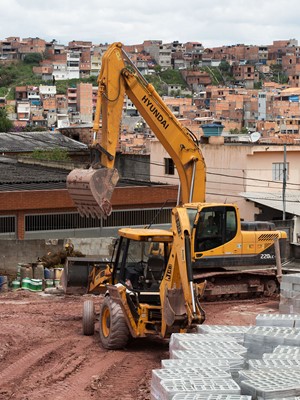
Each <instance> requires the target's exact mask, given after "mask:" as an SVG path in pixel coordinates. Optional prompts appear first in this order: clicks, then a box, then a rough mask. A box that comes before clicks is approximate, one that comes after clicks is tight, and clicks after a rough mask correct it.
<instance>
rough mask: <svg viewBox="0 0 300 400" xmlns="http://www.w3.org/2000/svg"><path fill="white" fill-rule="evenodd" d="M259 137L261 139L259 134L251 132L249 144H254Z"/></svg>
mask: <svg viewBox="0 0 300 400" xmlns="http://www.w3.org/2000/svg"><path fill="white" fill-rule="evenodd" d="M260 137H261V134H260V133H259V132H253V133H251V135H250V136H249V140H250V142H252V143H255V142H257V141H258V140H259V139H260Z"/></svg>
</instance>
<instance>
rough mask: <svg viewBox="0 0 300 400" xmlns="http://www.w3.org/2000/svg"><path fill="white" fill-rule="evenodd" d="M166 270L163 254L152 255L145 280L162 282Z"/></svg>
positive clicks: (151, 282) (156, 282)
mask: <svg viewBox="0 0 300 400" xmlns="http://www.w3.org/2000/svg"><path fill="white" fill-rule="evenodd" d="M164 272H165V261H164V257H163V256H161V255H150V256H149V258H148V262H147V267H146V270H145V281H146V282H147V283H148V284H150V285H151V284H153V283H155V284H158V285H159V284H160V282H161V280H162V278H163V274H164Z"/></svg>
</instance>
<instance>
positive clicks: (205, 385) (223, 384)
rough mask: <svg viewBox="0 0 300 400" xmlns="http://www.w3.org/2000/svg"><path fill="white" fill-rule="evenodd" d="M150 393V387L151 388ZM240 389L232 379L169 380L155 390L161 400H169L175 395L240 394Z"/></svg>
mask: <svg viewBox="0 0 300 400" xmlns="http://www.w3.org/2000/svg"><path fill="white" fill-rule="evenodd" d="M151 391H152V386H151ZM240 391H241V390H240V387H239V386H238V385H237V383H236V382H234V380H232V379H218V380H206V381H203V380H201V379H200V380H199V379H170V380H167V379H165V380H162V381H160V383H159V386H158V387H157V389H156V393H158V394H159V396H160V399H161V400H171V399H172V398H173V396H175V395H176V394H179V393H180V394H188V393H193V394H198V393H199V394H200V393H201V394H207V395H209V394H240Z"/></svg>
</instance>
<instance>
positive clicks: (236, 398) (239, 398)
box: [172, 393, 251, 400]
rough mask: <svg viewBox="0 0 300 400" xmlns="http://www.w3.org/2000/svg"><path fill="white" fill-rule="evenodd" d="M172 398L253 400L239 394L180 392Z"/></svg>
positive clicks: (179, 399) (180, 399)
mask: <svg viewBox="0 0 300 400" xmlns="http://www.w3.org/2000/svg"><path fill="white" fill-rule="evenodd" d="M172 400H251V397H250V396H243V395H239V394H202V393H197V394H194V393H188V394H183V393H178V394H175V396H174V397H173V399H172Z"/></svg>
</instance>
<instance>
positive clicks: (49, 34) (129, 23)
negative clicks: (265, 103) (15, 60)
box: [0, 0, 300, 47]
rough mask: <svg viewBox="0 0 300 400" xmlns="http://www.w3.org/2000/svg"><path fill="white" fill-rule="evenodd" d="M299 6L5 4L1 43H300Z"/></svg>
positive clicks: (278, 2)
mask: <svg viewBox="0 0 300 400" xmlns="http://www.w3.org/2000/svg"><path fill="white" fill-rule="evenodd" d="M299 12H300V2H299V1H298V0H297V1H296V0H290V1H289V2H283V1H282V0H274V1H271V0H266V1H264V2H262V1H258V0H252V1H246V0H234V1H233V0H227V1H226V2H225V1H224V0H211V1H204V0H184V1H183V0H164V1H162V0H152V1H147V2H146V1H136V0H110V1H106V2H104V1H103V0H102V1H101V0H85V1H82V0H72V1H71V0H52V1H49V2H41V1H37V0H26V1H24V0H1V14H0V40H1V39H4V38H6V37H8V36H20V37H21V38H25V37H40V38H43V39H45V40H52V39H56V40H58V41H59V42H60V43H63V44H67V43H68V42H69V41H72V40H89V41H92V42H93V43H95V44H98V43H106V42H107V43H112V42H114V41H121V42H123V43H125V44H137V43H142V42H143V41H144V40H148V39H161V40H162V41H163V42H171V41H173V40H179V41H181V42H187V41H199V42H202V43H203V45H204V46H205V47H213V46H221V45H230V44H237V43H244V44H262V45H267V44H271V43H272V42H273V40H279V39H291V38H295V39H298V37H299V36H300V25H299V24H298V21H297V18H298V15H299Z"/></svg>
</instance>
